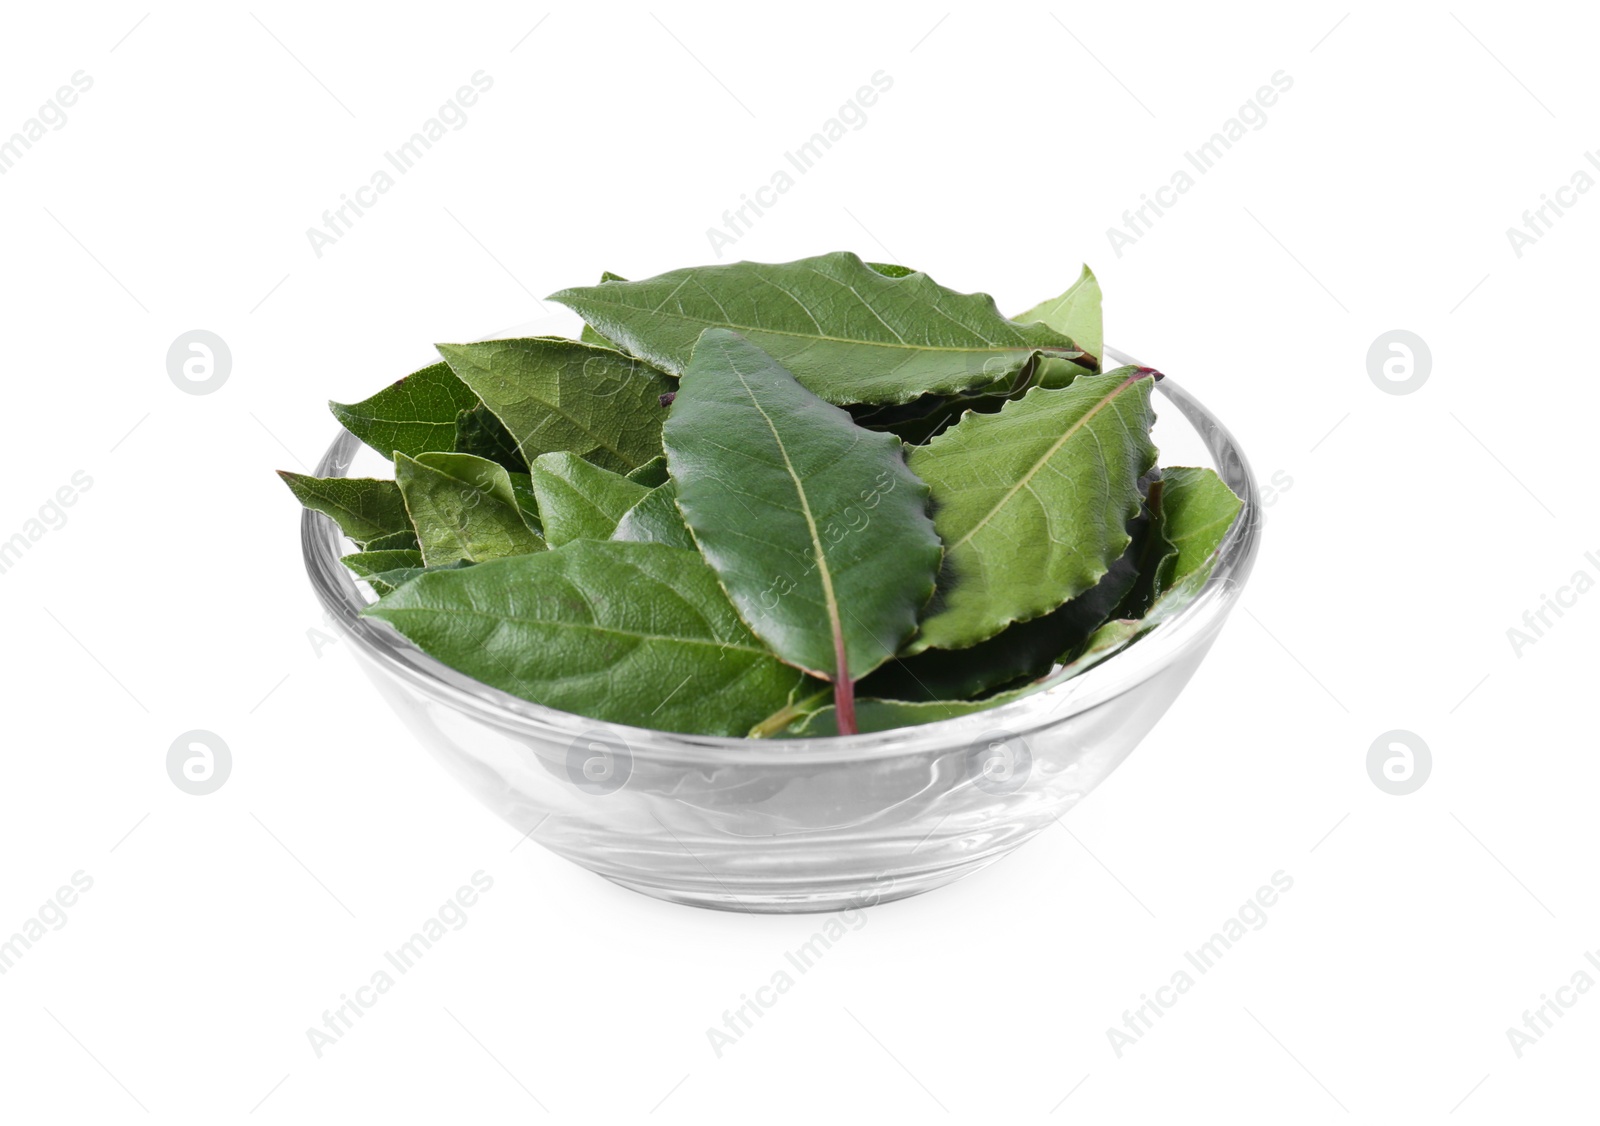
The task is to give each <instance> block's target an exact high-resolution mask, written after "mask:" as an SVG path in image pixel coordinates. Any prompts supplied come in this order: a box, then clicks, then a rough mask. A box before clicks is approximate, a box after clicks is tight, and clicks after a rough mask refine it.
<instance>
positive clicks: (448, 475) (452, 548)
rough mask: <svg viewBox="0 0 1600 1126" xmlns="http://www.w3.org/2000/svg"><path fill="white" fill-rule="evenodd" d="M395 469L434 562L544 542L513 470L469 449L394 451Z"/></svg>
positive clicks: (479, 557)
mask: <svg viewBox="0 0 1600 1126" xmlns="http://www.w3.org/2000/svg"><path fill="white" fill-rule="evenodd" d="M394 475H395V481H396V482H397V483H398V484H399V486H400V491H401V493H402V494H403V495H404V497H405V503H406V509H407V510H408V511H409V512H410V513H411V521H412V524H413V525H415V527H416V529H417V538H418V540H420V541H421V544H422V557H423V559H425V560H426V561H427V564H428V566H430V567H437V566H441V565H443V564H446V563H454V562H455V561H457V560H459V559H466V560H469V561H471V562H474V563H481V562H483V561H485V560H488V559H498V558H499V557H501V556H503V555H518V554H521V553H523V552H528V551H539V550H542V549H543V547H544V541H543V540H542V539H541V538H540V537H539V535H538V534H537V533H536V532H534V531H533V530H532V529H531V528H529V527H528V524H527V522H526V521H525V520H524V519H523V516H522V509H521V506H520V505H518V503H517V496H516V492H515V490H514V489H513V488H512V485H511V476H510V474H508V473H507V472H506V470H505V469H504V468H502V467H501V466H499V465H496V464H495V463H494V462H492V461H488V460H486V459H484V458H481V457H473V456H472V455H471V454H457V453H425V454H422V455H421V456H419V457H416V458H409V457H406V456H405V455H404V454H396V455H395V459H394Z"/></svg>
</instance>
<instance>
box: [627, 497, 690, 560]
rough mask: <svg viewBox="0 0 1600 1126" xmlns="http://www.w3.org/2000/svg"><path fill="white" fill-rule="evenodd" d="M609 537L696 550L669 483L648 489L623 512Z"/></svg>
mask: <svg viewBox="0 0 1600 1126" xmlns="http://www.w3.org/2000/svg"><path fill="white" fill-rule="evenodd" d="M611 538H612V539H614V540H630V541H632V542H634V543H664V544H667V545H668V546H669V547H683V548H688V549H689V550H690V551H695V550H697V547H696V544H695V542H694V536H693V535H691V534H690V532H689V526H688V525H687V524H685V523H684V522H683V513H682V512H680V511H678V500H677V490H676V489H675V488H674V487H673V485H672V483H671V482H670V481H669V482H668V483H667V484H665V485H658V486H657V487H655V488H653V489H651V490H650V491H649V492H648V493H646V494H645V495H644V497H643V498H642V499H641V500H640V501H639V503H638V504H636V505H634V506H633V507H632V508H630V509H628V511H627V512H625V513H623V515H622V519H621V520H619V521H617V530H616V531H615V532H613V533H612V535H611Z"/></svg>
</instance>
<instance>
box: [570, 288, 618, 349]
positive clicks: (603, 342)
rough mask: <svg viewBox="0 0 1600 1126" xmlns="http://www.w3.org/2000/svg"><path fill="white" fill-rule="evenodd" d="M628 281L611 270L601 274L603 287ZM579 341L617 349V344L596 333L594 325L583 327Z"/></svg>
mask: <svg viewBox="0 0 1600 1126" xmlns="http://www.w3.org/2000/svg"><path fill="white" fill-rule="evenodd" d="M627 280H628V279H627V278H625V277H623V276H622V275H621V274H613V273H612V272H611V271H610V270H605V271H602V272H601V274H600V284H601V285H604V284H605V283H606V282H614V281H627ZM578 339H579V340H581V341H582V342H583V343H585V344H596V345H599V346H600V347H601V348H615V347H616V345H615V344H613V343H612V342H611V341H609V340H607V339H606V338H605V337H603V336H601V335H600V334H599V333H598V332H596V331H595V330H594V327H593V326H592V325H587V324H586V325H584V326H583V331H582V332H580V333H579V334H578Z"/></svg>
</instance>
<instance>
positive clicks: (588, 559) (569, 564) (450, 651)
mask: <svg viewBox="0 0 1600 1126" xmlns="http://www.w3.org/2000/svg"><path fill="white" fill-rule="evenodd" d="M366 613H367V614H369V615H371V616H373V617H377V618H381V619H383V620H384V621H386V622H388V623H390V624H391V625H393V626H394V627H395V628H396V629H397V630H399V631H400V632H401V633H402V634H404V635H405V636H406V637H408V638H410V639H411V640H412V641H413V642H415V643H416V644H417V645H418V646H420V647H421V648H422V649H423V650H425V651H426V652H428V653H430V654H431V655H433V656H434V657H436V658H438V659H439V660H441V661H443V662H444V663H445V664H447V665H450V666H452V667H453V668H456V669H459V670H460V671H461V672H464V673H466V674H467V675H468V676H472V677H475V678H477V679H478V680H481V681H483V682H484V683H486V684H490V685H493V686H494V687H496V688H500V689H503V690H504V691H507V692H512V693H515V694H516V695H518V696H522V697H524V698H526V699H529V700H532V701H534V702H535V703H539V704H544V705H546V706H548V707H552V708H560V709H563V710H565V711H569V712H575V713H577V714H579V715H584V716H590V717H592V718H595V719H599V720H605V721H610V722H613V723H626V724H633V725H636V726H639V727H651V728H656V729H659V730H664V731H681V732H695V733H700V734H706V735H743V734H744V733H745V732H746V731H748V730H749V728H750V726H751V725H752V724H754V723H757V722H759V721H760V720H761V719H762V718H763V717H765V716H767V715H770V714H771V713H772V712H774V711H776V710H777V709H779V708H781V707H783V706H784V705H785V704H786V703H787V702H788V701H789V700H790V698H791V697H792V694H793V693H794V692H795V691H796V690H797V689H798V688H799V686H800V685H801V683H803V679H804V678H803V677H802V675H801V674H800V673H798V672H796V671H795V670H794V669H791V668H789V667H788V666H786V665H784V664H782V663H781V662H779V661H778V660H777V659H776V658H775V657H773V655H772V654H771V653H769V652H768V651H767V650H766V648H765V647H764V646H762V644H761V643H760V642H759V641H757V640H756V638H755V637H753V636H752V635H751V633H750V631H749V630H748V629H747V628H745V626H744V623H742V622H741V621H740V620H739V616H738V615H737V614H736V613H734V610H733V607H732V605H730V604H729V602H728V598H727V595H726V594H724V593H723V591H722V588H721V586H719V585H718V583H717V577H716V575H715V574H714V573H713V572H712V570H711V569H710V568H709V567H708V566H706V564H705V561H704V560H703V559H701V558H700V556H699V555H698V554H696V553H695V552H692V551H684V550H682V549H680V548H673V547H666V546H664V545H662V544H643V543H617V542H609V543H597V542H582V543H574V544H569V545H568V546H566V547H563V548H559V549H556V550H554V551H545V552H539V553H537V554H533V555H519V556H513V557H511V558H507V559H500V560H496V561H494V562H490V563H484V564H480V565H479V566H476V567H471V568H468V569H467V570H465V571H454V572H451V571H441V572H435V573H429V574H425V575H421V576H419V577H418V578H416V579H414V580H413V581H411V582H409V583H407V584H406V585H405V586H403V587H401V588H399V589H398V590H396V591H395V592H394V593H393V594H390V595H388V596H387V597H385V598H384V599H382V600H381V601H379V602H377V603H376V604H374V605H373V606H370V607H368V608H367V610H366Z"/></svg>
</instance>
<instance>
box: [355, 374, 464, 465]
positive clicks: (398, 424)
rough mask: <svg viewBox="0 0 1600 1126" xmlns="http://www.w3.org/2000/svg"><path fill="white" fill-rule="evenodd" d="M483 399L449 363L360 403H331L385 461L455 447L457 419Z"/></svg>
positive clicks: (395, 384) (414, 375)
mask: <svg viewBox="0 0 1600 1126" xmlns="http://www.w3.org/2000/svg"><path fill="white" fill-rule="evenodd" d="M477 401H478V396H476V395H474V394H473V393H472V392H471V391H470V390H468V389H467V387H466V386H465V385H464V384H462V382H461V381H460V380H459V379H457V378H456V377H455V375H454V374H453V373H452V372H451V371H450V367H449V365H447V364H442V363H440V364H430V365H429V366H427V367H425V368H423V369H421V370H420V371H414V372H412V373H411V374H410V375H408V376H405V377H404V378H402V379H400V380H397V381H396V382H394V383H391V384H390V385H389V386H387V387H385V388H384V389H383V390H382V391H379V392H378V393H377V394H376V395H373V396H372V397H371V398H368V399H363V400H362V401H361V402H359V403H329V404H328V409H329V410H331V411H332V412H333V417H335V418H337V419H338V420H339V424H340V425H341V426H343V427H344V428H345V429H346V430H348V431H350V433H352V434H354V435H355V436H356V437H357V438H360V439H361V440H362V441H363V442H365V443H366V444H367V445H369V446H371V447H372V448H373V449H375V450H377V451H378V452H379V453H380V454H382V455H383V456H384V457H393V456H394V455H395V453H397V452H398V453H403V454H406V455H407V456H410V457H415V456H416V455H417V454H420V453H426V452H427V451H428V450H447V449H451V448H452V447H453V445H454V442H455V431H456V416H457V415H458V414H460V412H461V411H463V410H468V409H470V408H471V407H472V406H473V405H474V404H476V403H477Z"/></svg>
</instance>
